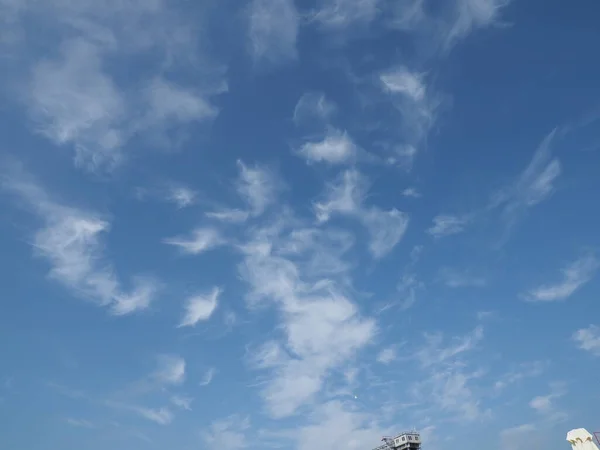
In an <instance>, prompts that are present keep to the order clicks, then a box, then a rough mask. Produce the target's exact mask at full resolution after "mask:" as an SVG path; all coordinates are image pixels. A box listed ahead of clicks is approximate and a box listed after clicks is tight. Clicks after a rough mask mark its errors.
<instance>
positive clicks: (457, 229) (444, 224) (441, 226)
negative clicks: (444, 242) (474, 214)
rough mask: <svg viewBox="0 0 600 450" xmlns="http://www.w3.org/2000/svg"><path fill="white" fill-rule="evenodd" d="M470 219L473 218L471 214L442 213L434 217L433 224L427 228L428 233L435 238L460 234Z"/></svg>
mask: <svg viewBox="0 0 600 450" xmlns="http://www.w3.org/2000/svg"><path fill="white" fill-rule="evenodd" d="M470 221H471V218H470V217H469V216H452V215H449V214H440V215H438V216H435V217H434V218H433V225H432V226H431V228H429V229H428V230H427V233H429V234H430V235H431V236H433V237H434V238H441V237H445V236H450V235H453V234H458V233H461V232H463V231H464V229H465V227H466V226H467V225H468V224H469V222H470Z"/></svg>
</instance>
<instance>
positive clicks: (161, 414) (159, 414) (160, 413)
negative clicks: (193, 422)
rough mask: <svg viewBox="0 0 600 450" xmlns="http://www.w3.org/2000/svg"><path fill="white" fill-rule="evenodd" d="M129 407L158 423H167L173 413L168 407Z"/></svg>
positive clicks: (171, 418) (170, 420)
mask: <svg viewBox="0 0 600 450" xmlns="http://www.w3.org/2000/svg"><path fill="white" fill-rule="evenodd" d="M131 409H132V410H133V411H134V412H136V413H137V414H139V415H140V416H142V417H144V418H146V419H148V420H151V421H152V422H156V423H158V424H160V425H168V424H170V423H171V422H172V421H173V418H174V416H173V413H172V412H171V411H170V410H169V409H168V408H160V409H151V408H141V407H134V408H131Z"/></svg>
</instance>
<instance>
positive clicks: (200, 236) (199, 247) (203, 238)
mask: <svg viewBox="0 0 600 450" xmlns="http://www.w3.org/2000/svg"><path fill="white" fill-rule="evenodd" d="M163 242H164V243H165V244H168V245H173V246H175V247H177V248H179V249H181V251H182V252H184V253H187V254H190V255H198V254H200V253H204V252H206V251H209V250H212V249H214V248H215V247H219V246H221V245H224V244H225V243H226V241H225V239H224V238H223V237H222V236H221V233H220V232H219V231H218V230H217V229H216V228H211V227H204V228H198V229H196V230H194V231H193V232H192V234H191V236H189V237H183V236H181V237H172V238H167V239H164V240H163Z"/></svg>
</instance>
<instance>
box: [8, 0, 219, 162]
mask: <svg viewBox="0 0 600 450" xmlns="http://www.w3.org/2000/svg"><path fill="white" fill-rule="evenodd" d="M4 12H6V11H4V10H3V11H2V13H4ZM32 21H33V23H35V24H36V26H34V27H32V26H31V23H32ZM3 25H6V26H7V27H8V28H10V30H9V33H11V35H12V36H15V37H17V38H16V39H12V40H11V42H10V43H8V42H7V41H3V42H1V43H0V45H2V50H3V52H4V51H6V52H12V53H14V54H16V55H24V54H28V55H36V54H43V55H49V56H48V57H47V58H45V59H43V60H40V59H37V58H31V57H29V58H22V57H21V58H14V59H12V61H13V62H14V64H15V67H16V68H17V70H16V73H30V74H31V77H28V78H27V79H24V80H15V84H16V85H18V87H19V89H21V90H22V92H26V95H24V96H21V98H19V100H21V101H23V103H24V104H25V106H26V108H27V109H28V111H29V112H30V114H31V115H32V117H33V119H34V121H35V123H36V127H37V129H38V131H40V132H41V133H43V134H44V135H45V136H47V137H48V138H49V139H50V140H52V141H53V142H54V143H56V144H57V145H69V146H72V147H73V148H74V151H75V162H76V164H77V165H79V166H80V167H84V168H86V169H87V170H91V171H99V170H110V169H112V168H114V167H115V166H116V165H118V164H119V163H120V162H122V161H123V160H124V159H125V158H126V156H127V152H126V148H125V147H126V144H127V143H128V141H129V140H130V138H131V137H132V136H133V135H142V136H144V135H147V134H148V133H150V134H159V135H164V137H166V133H164V131H166V130H167V129H173V128H174V126H175V125H185V124H186V123H189V122H191V121H202V120H209V119H212V118H213V117H214V116H215V115H216V114H217V112H218V111H217V110H216V109H215V108H214V107H213V106H212V105H211V104H210V103H209V97H210V96H212V95H215V94H218V93H221V92H223V91H224V83H223V81H222V80H223V71H222V70H220V69H219V70H217V69H216V65H215V64H212V63H211V62H210V61H209V59H208V58H206V57H205V55H203V54H202V52H201V51H200V50H201V49H199V48H198V46H197V45H196V40H197V39H196V36H197V35H198V29H197V28H198V24H197V23H195V19H192V20H189V19H188V17H186V16H185V15H183V14H179V13H178V12H177V11H175V9H174V8H172V7H171V5H169V4H168V2H163V1H159V0H156V1H148V2H121V3H119V4H118V5H117V4H115V2H114V1H112V0H99V1H88V0H82V1H64V0H48V1H44V2H40V1H37V0H23V1H22V2H19V7H18V8H15V9H13V10H12V13H11V18H10V20H8V21H7V22H6V23H4V22H3ZM51 43H52V44H51ZM57 43H58V44H57ZM57 46H58V47H59V48H60V50H61V51H60V53H59V54H58V55H57V54H56V52H55V49H56V47H57ZM199 60H202V71H200V70H199V69H198V68H199V67H200V64H199ZM124 63H130V64H134V65H136V66H138V65H139V66H140V67H141V66H142V65H143V67H144V70H141V71H137V72H135V73H132V74H130V77H128V79H127V87H126V88H125V87H124V86H123V85H122V84H121V80H122V78H121V77H119V76H116V75H115V71H114V68H115V67H122V66H123V64H124ZM138 63H140V64H138ZM175 68H176V69H178V73H181V74H183V75H184V77H185V76H190V75H191V76H192V77H193V78H194V80H195V83H194V85H195V86H199V87H200V88H199V89H190V88H186V87H183V86H177V85H175V84H174V83H171V82H168V81H166V80H165V79H163V78H160V77H155V74H156V73H161V74H164V73H167V72H170V73H172V71H173V70H172V69H175ZM146 69H147V70H146ZM167 69H169V70H167ZM148 70H150V71H153V73H152V74H148ZM215 79H218V80H216V81H215ZM148 80H151V81H148ZM141 86H147V88H146V89H143V88H140V87H141ZM142 132H144V133H142ZM151 142H152V143H155V142H156V139H151Z"/></svg>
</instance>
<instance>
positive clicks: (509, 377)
mask: <svg viewBox="0 0 600 450" xmlns="http://www.w3.org/2000/svg"><path fill="white" fill-rule="evenodd" d="M547 366H548V364H547V363H545V362H543V361H532V362H526V363H522V364H519V365H518V366H517V367H516V368H514V369H513V370H510V371H509V372H507V373H506V374H504V375H502V376H501V377H500V379H499V380H498V381H496V383H494V389H495V390H496V391H502V390H504V389H506V388H507V387H509V386H511V385H513V384H515V383H518V382H520V381H522V380H524V379H526V378H534V377H538V376H540V375H542V373H544V371H545V370H546V368H547Z"/></svg>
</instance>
